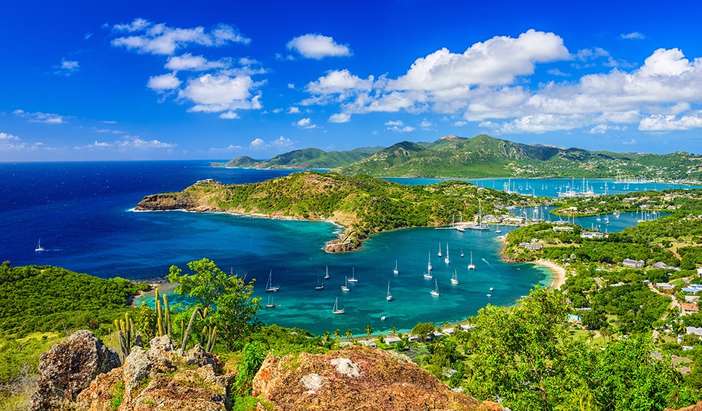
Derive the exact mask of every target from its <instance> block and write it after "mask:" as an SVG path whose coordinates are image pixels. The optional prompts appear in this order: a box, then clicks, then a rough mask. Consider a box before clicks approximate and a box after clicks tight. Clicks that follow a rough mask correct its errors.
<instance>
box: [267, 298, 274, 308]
mask: <svg viewBox="0 0 702 411" xmlns="http://www.w3.org/2000/svg"><path fill="white" fill-rule="evenodd" d="M275 306H276V304H275V303H274V302H273V296H272V295H269V296H268V302H267V303H266V308H275Z"/></svg>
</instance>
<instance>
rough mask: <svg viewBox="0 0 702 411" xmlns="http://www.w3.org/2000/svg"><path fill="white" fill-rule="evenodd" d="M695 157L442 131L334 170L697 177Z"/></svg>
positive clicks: (701, 165) (701, 171)
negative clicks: (434, 136)
mask: <svg viewBox="0 0 702 411" xmlns="http://www.w3.org/2000/svg"><path fill="white" fill-rule="evenodd" d="M701 160H702V157H700V156H697V155H693V154H689V153H672V154H664V155H657V154H638V153H613V152H605V151H588V150H583V149H578V148H558V147H553V146H544V145H529V144H521V143H515V142H512V141H508V140H502V139H497V138H494V137H490V136H487V135H478V136H475V137H472V138H465V137H457V136H445V137H442V138H440V139H439V140H436V141H434V142H431V143H413V142H408V141H404V142H401V143H397V144H394V145H392V146H390V147H388V148H385V149H383V150H380V151H378V152H376V153H374V154H373V155H370V156H368V157H366V158H364V159H362V160H359V161H357V162H355V163H353V164H349V165H347V166H343V167H340V168H339V171H340V172H343V173H346V174H368V175H372V176H382V177H401V176H421V177H507V176H523V177H548V176H567V177H617V176H622V177H628V178H633V177H636V178H650V179H653V178H655V179H666V180H687V179H694V180H700V179H702V178H701V177H702V162H701Z"/></svg>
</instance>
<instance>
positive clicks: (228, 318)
mask: <svg viewBox="0 0 702 411" xmlns="http://www.w3.org/2000/svg"><path fill="white" fill-rule="evenodd" d="M187 266H188V269H189V270H190V273H187V274H184V273H183V271H182V270H181V269H180V268H178V267H176V266H171V267H170V269H169V272H168V280H169V281H171V282H173V283H177V284H178V285H177V286H176V288H175V292H176V293H178V294H182V295H187V296H189V297H190V298H192V299H194V300H195V301H196V304H197V305H199V306H201V307H203V308H204V307H208V308H209V310H210V312H212V313H213V314H211V315H210V316H209V317H208V321H209V322H210V324H209V325H211V326H216V327H217V333H218V335H219V336H221V339H220V341H223V342H224V344H226V345H227V346H228V347H230V348H232V347H234V346H236V345H237V343H238V342H239V339H240V338H241V337H243V336H245V335H247V334H248V333H249V331H250V329H251V326H252V321H253V319H254V317H255V315H256V312H257V311H258V308H259V304H260V298H258V297H253V283H252V282H248V283H247V282H244V280H243V279H242V278H240V277H237V276H233V275H229V274H227V273H225V272H224V271H222V270H221V269H220V268H219V267H217V265H216V264H215V263H214V262H213V261H212V260H210V259H207V258H203V259H201V260H196V261H191V262H189V263H188V264H187Z"/></svg>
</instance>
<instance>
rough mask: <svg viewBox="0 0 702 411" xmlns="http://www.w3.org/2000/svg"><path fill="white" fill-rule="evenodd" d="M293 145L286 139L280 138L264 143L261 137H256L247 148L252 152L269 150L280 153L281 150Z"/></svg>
mask: <svg viewBox="0 0 702 411" xmlns="http://www.w3.org/2000/svg"><path fill="white" fill-rule="evenodd" d="M294 144H295V143H294V142H293V141H292V140H291V139H289V138H287V137H283V136H280V137H278V138H276V139H274V140H273V141H271V142H266V140H264V139H262V138H261V137H256V138H254V139H253V140H251V141H250V142H249V148H250V149H252V150H259V151H260V150H264V151H265V150H270V151H274V152H275V151H280V150H282V149H288V148H290V147H292V146H293V145H294Z"/></svg>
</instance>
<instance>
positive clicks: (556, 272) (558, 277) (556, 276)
mask: <svg viewBox="0 0 702 411" xmlns="http://www.w3.org/2000/svg"><path fill="white" fill-rule="evenodd" d="M531 263H532V264H534V265H537V266H539V267H544V268H547V269H548V270H549V271H550V272H551V282H550V284H549V287H550V288H553V289H556V290H559V289H560V288H561V287H562V286H563V284H565V280H566V269H565V268H564V267H563V266H562V265H559V264H556V263H554V262H553V261H550V260H543V259H539V260H536V261H532V262H531Z"/></svg>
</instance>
